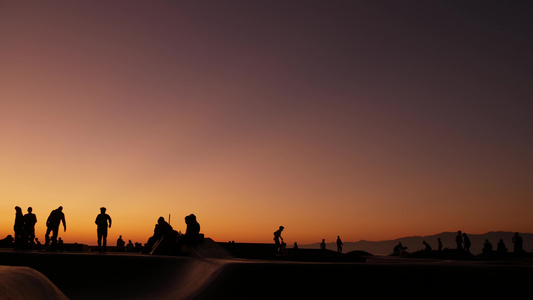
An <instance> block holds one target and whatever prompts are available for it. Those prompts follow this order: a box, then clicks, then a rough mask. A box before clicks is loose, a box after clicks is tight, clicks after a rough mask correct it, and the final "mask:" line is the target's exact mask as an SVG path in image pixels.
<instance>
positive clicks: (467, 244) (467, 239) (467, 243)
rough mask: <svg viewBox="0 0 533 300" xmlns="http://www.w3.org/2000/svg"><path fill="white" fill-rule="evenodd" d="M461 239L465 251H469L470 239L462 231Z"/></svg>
mask: <svg viewBox="0 0 533 300" xmlns="http://www.w3.org/2000/svg"><path fill="white" fill-rule="evenodd" d="M463 240H464V244H465V251H466V252H468V253H470V246H471V245H472V244H471V243H470V239H469V238H468V235H466V233H463Z"/></svg>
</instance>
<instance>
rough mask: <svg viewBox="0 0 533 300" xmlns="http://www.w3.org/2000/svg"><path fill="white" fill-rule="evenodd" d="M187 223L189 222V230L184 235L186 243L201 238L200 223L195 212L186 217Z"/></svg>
mask: <svg viewBox="0 0 533 300" xmlns="http://www.w3.org/2000/svg"><path fill="white" fill-rule="evenodd" d="M185 224H187V230H186V231H185V235H184V236H183V241H184V242H185V243H193V242H197V241H199V240H200V239H201V235H200V223H198V221H197V220H196V216H195V215H194V214H190V215H188V216H186V217H185Z"/></svg>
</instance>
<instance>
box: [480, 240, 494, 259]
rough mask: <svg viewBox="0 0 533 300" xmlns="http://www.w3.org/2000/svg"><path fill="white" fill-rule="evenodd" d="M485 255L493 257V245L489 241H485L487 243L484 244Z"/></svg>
mask: <svg viewBox="0 0 533 300" xmlns="http://www.w3.org/2000/svg"><path fill="white" fill-rule="evenodd" d="M482 252H483V255H485V256H486V257H488V256H491V254H492V244H491V243H490V242H489V240H488V239H485V243H483V251H482Z"/></svg>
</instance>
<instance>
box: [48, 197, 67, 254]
mask: <svg viewBox="0 0 533 300" xmlns="http://www.w3.org/2000/svg"><path fill="white" fill-rule="evenodd" d="M61 222H63V229H64V230H63V231H67V223H66V222H65V214H64V213H63V206H60V207H58V208H57V209H54V210H52V212H51V213H50V215H49V216H48V219H47V220H46V234H45V245H46V246H48V245H49V244H50V232H52V239H51V241H52V250H55V247H56V245H57V235H58V233H59V225H60V224H61Z"/></svg>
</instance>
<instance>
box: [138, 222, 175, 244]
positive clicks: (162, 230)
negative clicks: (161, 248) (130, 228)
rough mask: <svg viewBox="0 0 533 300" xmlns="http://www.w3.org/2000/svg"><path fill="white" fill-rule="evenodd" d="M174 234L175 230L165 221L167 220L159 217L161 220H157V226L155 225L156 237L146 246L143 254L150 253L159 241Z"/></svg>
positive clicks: (152, 237)
mask: <svg viewBox="0 0 533 300" xmlns="http://www.w3.org/2000/svg"><path fill="white" fill-rule="evenodd" d="M173 232H174V229H173V228H172V226H170V224H168V223H167V222H166V221H165V218H163V217H159V219H157V224H155V228H154V235H152V236H151V237H150V238H149V239H148V241H147V242H146V244H145V245H144V250H143V252H146V253H149V252H150V251H151V250H152V248H153V247H154V245H155V244H156V243H157V241H159V240H161V239H162V238H163V237H166V236H170V235H171V234H172V233H173Z"/></svg>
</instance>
